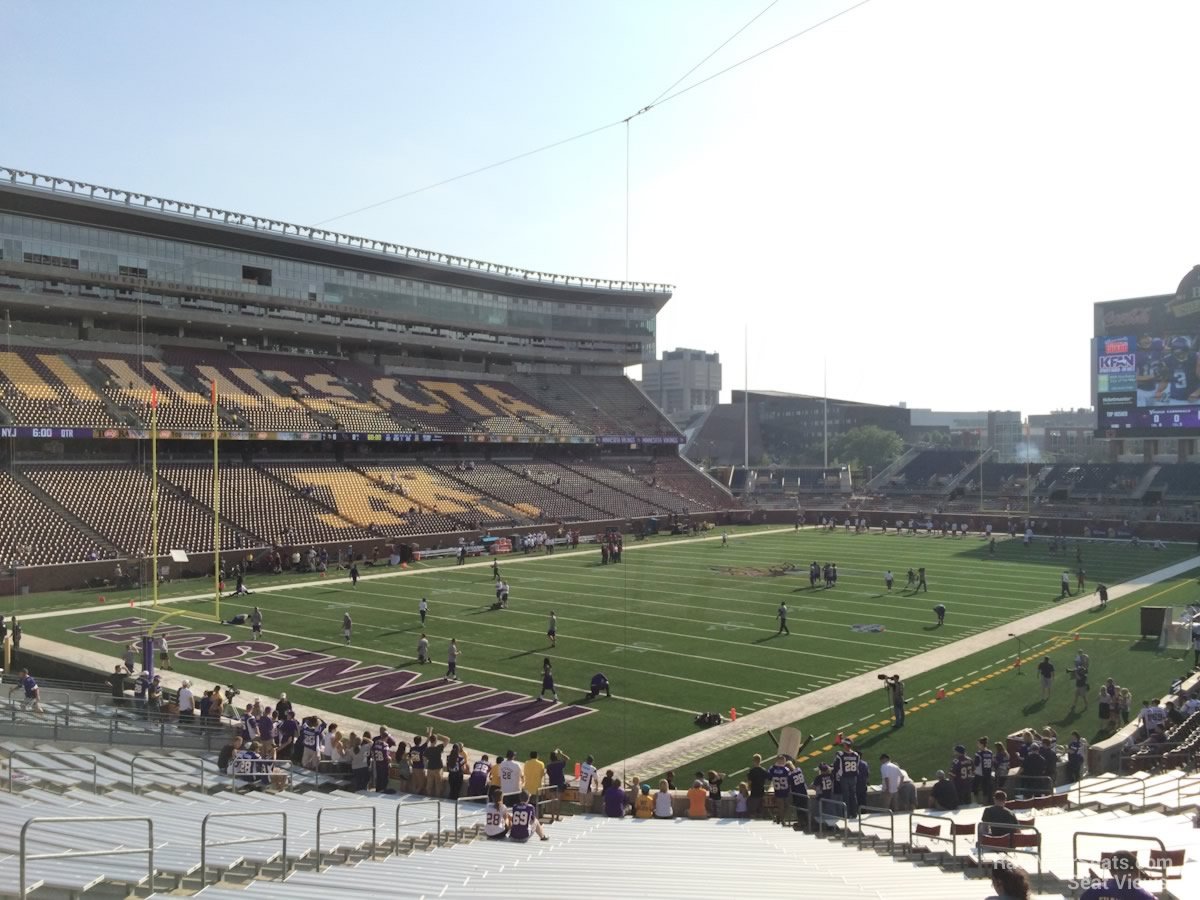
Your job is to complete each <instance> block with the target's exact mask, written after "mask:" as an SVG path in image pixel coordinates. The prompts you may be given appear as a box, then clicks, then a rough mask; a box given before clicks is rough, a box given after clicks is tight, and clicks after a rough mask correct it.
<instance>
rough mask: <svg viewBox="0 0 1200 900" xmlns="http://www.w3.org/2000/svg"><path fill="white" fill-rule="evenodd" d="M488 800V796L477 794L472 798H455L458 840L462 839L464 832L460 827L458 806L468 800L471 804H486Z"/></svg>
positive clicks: (456, 837) (455, 828)
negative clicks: (476, 802)
mask: <svg viewBox="0 0 1200 900" xmlns="http://www.w3.org/2000/svg"><path fill="white" fill-rule="evenodd" d="M487 799H488V798H487V794H476V795H474V796H472V797H457V798H455V800H454V837H455V839H456V840H457V839H460V838H461V837H462V830H461V829H460V828H459V827H458V805H459V804H460V803H463V802H466V801H468V800H469V801H471V802H475V801H478V802H479V803H482V804H486V803H487Z"/></svg>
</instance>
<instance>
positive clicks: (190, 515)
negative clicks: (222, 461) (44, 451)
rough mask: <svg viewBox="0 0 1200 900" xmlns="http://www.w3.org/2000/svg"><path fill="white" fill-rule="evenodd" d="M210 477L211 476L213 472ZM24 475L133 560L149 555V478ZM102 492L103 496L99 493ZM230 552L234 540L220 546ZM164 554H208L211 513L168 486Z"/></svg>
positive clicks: (122, 471)
mask: <svg viewBox="0 0 1200 900" xmlns="http://www.w3.org/2000/svg"><path fill="white" fill-rule="evenodd" d="M210 472H211V470H210ZM23 473H24V475H25V476H26V477H27V478H29V480H30V481H32V482H33V483H34V484H36V485H37V486H38V487H39V488H41V489H42V490H43V491H45V492H46V493H47V494H49V495H50V496H51V497H53V498H54V500H56V501H57V502H58V503H60V504H62V506H63V507H65V508H66V509H67V510H68V511H69V512H70V513H71V514H72V515H73V516H75V517H76V518H78V519H79V520H80V521H82V522H84V523H85V524H86V525H87V526H88V527H89V528H91V529H92V530H93V531H96V532H98V533H99V534H101V535H103V536H104V537H105V538H106V539H108V540H109V541H110V542H111V543H112V544H113V545H115V546H116V547H117V548H118V549H120V550H122V551H124V552H125V553H128V554H131V555H138V554H141V553H148V552H149V551H150V476H149V474H148V473H147V471H146V470H145V469H143V468H140V467H139V468H134V467H131V466H79V465H74V466H29V467H27V468H25V469H24V470H23ZM101 486H103V490H99V488H100V487H101ZM222 544H224V545H225V546H227V547H228V546H231V536H230V535H228V534H227V535H226V537H225V540H223V541H222ZM158 546H159V552H160V553H166V552H167V551H169V550H187V551H189V552H192V553H204V552H210V551H211V550H212V546H213V522H212V511H211V510H209V509H205V508H204V507H202V506H200V505H199V504H196V503H192V502H190V501H188V500H186V499H185V498H183V497H181V496H180V495H179V494H178V493H176V492H175V490H173V489H172V488H171V487H170V486H169V485H166V484H160V486H159V491H158Z"/></svg>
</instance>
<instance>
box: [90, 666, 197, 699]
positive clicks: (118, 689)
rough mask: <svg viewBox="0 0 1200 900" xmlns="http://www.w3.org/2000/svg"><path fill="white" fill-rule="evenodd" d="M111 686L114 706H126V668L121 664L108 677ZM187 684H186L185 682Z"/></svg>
mask: <svg viewBox="0 0 1200 900" xmlns="http://www.w3.org/2000/svg"><path fill="white" fill-rule="evenodd" d="M108 683H109V686H110V687H111V688H112V696H113V706H123V705H124V704H125V668H124V666H122V665H121V664H120V663H118V664H117V665H116V666H114V667H113V673H112V674H111V675H109V676H108ZM185 684H186V682H185Z"/></svg>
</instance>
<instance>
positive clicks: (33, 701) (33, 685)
mask: <svg viewBox="0 0 1200 900" xmlns="http://www.w3.org/2000/svg"><path fill="white" fill-rule="evenodd" d="M17 690H23V691H24V692H25V696H24V698H23V699H22V700H21V708H22V709H24V708H26V707H27V706H32V707H33V711H34V712H35V713H37V714H38V715H41V716H44V715H45V714H46V711H45V710H44V709H42V691H41V688H39V687H38V683H37V681H36V680H34V677H33V676H32V675H30V674H29V670H28V669H22V670H21V672H20V677H19V678H18V679H17V683H16V685H15V686H14V687H12V688H10V689H9V692H8V696H10V697H11V696H12V695H13V694H14V693H15V692H16V691H17Z"/></svg>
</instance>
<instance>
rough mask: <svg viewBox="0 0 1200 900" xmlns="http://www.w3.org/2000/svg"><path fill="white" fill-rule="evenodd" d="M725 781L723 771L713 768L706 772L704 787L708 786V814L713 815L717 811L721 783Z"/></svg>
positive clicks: (718, 808) (719, 801) (719, 802)
mask: <svg viewBox="0 0 1200 900" xmlns="http://www.w3.org/2000/svg"><path fill="white" fill-rule="evenodd" d="M724 781H725V773H724V772H718V771H716V770H715V769H714V770H712V771H710V772H709V773H708V776H707V778H706V784H705V787H707V788H708V814H709V815H710V816H715V815H717V814H718V813H719V810H720V804H721V784H722V782H724Z"/></svg>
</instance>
